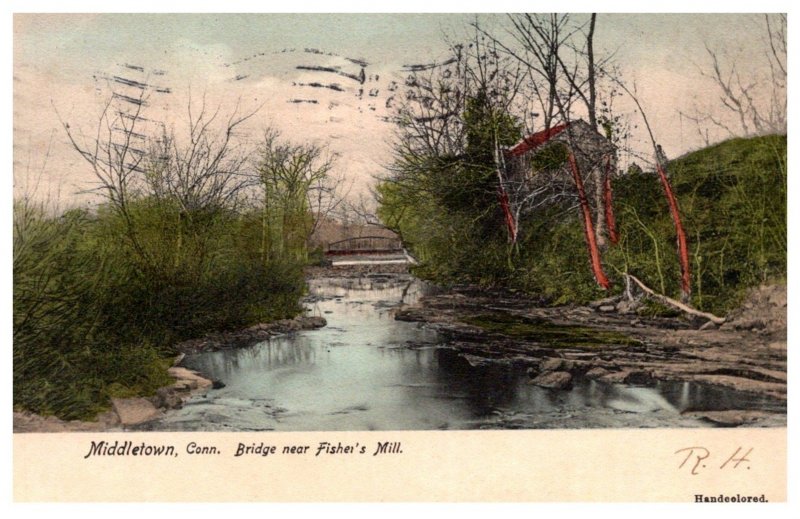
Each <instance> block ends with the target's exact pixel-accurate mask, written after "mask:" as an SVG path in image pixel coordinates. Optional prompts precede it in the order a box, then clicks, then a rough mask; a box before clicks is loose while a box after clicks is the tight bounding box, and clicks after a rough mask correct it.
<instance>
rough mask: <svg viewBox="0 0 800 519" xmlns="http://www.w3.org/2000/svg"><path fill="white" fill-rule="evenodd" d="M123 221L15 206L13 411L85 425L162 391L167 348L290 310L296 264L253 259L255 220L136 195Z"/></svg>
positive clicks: (294, 302)
mask: <svg viewBox="0 0 800 519" xmlns="http://www.w3.org/2000/svg"><path fill="white" fill-rule="evenodd" d="M127 214H128V216H129V217H130V218H131V221H125V218H123V216H122V215H121V214H120V213H119V212H116V211H113V210H111V208H109V207H108V206H103V207H101V208H100V209H99V210H98V211H97V212H96V214H91V213H89V212H87V211H84V210H71V211H67V212H66V213H64V214H62V215H52V214H48V213H47V212H45V211H44V210H43V208H42V206H41V205H37V204H34V203H31V202H28V201H24V200H23V201H18V202H17V204H16V205H15V211H14V347H13V349H14V404H15V406H18V407H22V408H26V409H29V410H32V411H36V412H39V413H45V414H51V413H52V414H56V415H58V416H60V417H63V418H87V417H90V416H92V415H93V414H95V413H96V412H98V411H99V410H101V409H102V408H103V407H104V406H107V405H108V398H109V397H112V396H130V395H141V394H148V393H151V392H153V391H154V390H155V389H156V388H157V387H159V386H163V385H166V384H168V383H169V380H168V376H167V374H166V367H167V366H168V365H169V363H170V362H171V359H170V355H171V354H172V353H173V352H172V350H171V348H172V346H173V345H174V344H175V343H176V341H179V340H182V339H187V338H190V337H197V336H200V335H202V334H204V333H207V332H210V331H218V330H226V329H232V328H236V327H242V326H244V325H247V324H252V323H255V322H263V321H268V320H272V319H276V318H283V317H289V316H292V315H293V314H295V313H296V312H297V311H298V298H299V296H300V295H301V292H302V289H303V288H302V287H303V282H302V272H301V265H300V264H298V263H296V262H290V261H288V260H284V261H281V260H275V259H273V260H270V261H267V262H265V261H262V254H261V236H262V229H261V223H262V222H261V215H260V214H259V213H257V212H252V213H246V212H245V213H236V212H233V211H228V210H223V209H219V210H216V211H210V210H204V211H197V212H194V213H187V212H185V211H181V210H180V209H179V208H178V207H177V205H175V204H171V203H168V202H164V201H158V200H155V199H152V198H144V199H141V200H138V201H136V202H134V203H132V204H131V205H130V207H129V211H128V212H127ZM131 232H133V233H135V241H133V240H132V239H131Z"/></svg>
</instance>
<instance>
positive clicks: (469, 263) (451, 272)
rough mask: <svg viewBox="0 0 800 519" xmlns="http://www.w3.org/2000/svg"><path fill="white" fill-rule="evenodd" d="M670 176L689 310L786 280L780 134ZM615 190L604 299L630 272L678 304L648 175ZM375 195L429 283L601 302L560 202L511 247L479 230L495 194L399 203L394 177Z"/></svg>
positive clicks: (494, 232) (430, 196)
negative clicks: (687, 271) (682, 230)
mask: <svg viewBox="0 0 800 519" xmlns="http://www.w3.org/2000/svg"><path fill="white" fill-rule="evenodd" d="M668 170H669V172H670V177H671V179H670V180H671V182H672V184H673V187H674V190H675V193H676V195H677V197H678V202H679V205H680V208H681V212H682V214H683V218H684V225H685V227H686V231H687V234H688V236H689V248H690V255H691V257H690V260H691V266H692V286H693V293H692V301H691V303H692V304H693V305H694V306H696V307H698V308H701V309H704V310H710V311H714V312H719V313H725V312H727V311H729V310H731V309H732V308H733V307H734V306H735V305H736V304H737V303H738V302H739V300H740V297H741V296H742V294H743V292H744V290H745V289H746V288H748V287H751V286H754V285H757V284H759V283H764V282H770V281H781V280H784V279H785V275H786V137H785V136H768V137H757V138H752V139H734V140H731V141H727V142H724V143H721V144H718V145H716V146H712V147H709V148H706V149H704V150H700V151H698V152H695V153H692V154H689V155H687V156H685V157H682V158H680V159H677V160H674V161H672V162H671V163H670V164H669V165H668ZM431 176H436V175H435V172H434V171H433V170H432V171H431ZM462 180H463V179H462ZM460 189H461V190H462V191H463V190H464V189H465V188H464V187H461V188H460ZM613 189H614V197H615V208H616V217H617V218H616V219H617V223H618V227H619V231H620V243H619V244H617V245H611V246H609V248H608V249H607V250H606V251H605V252H604V256H603V259H604V263H605V267H606V271H607V272H608V274H609V275H610V277H611V278H612V281H614V282H615V283H614V287H613V288H612V290H613V291H615V292H619V291H620V290H622V288H623V287H622V282H621V277H622V274H623V273H630V274H634V275H636V276H637V277H639V278H640V279H642V280H643V281H644V282H645V283H646V284H647V285H649V286H651V287H652V288H654V289H655V290H656V291H658V292H661V293H663V294H666V295H670V296H677V295H678V294H679V289H680V286H679V284H680V281H679V277H680V271H679V266H678V261H677V254H676V248H675V228H674V225H673V222H672V220H671V217H670V214H669V209H668V207H667V202H666V199H665V197H664V194H663V189H662V187H661V185H660V183H659V181H658V178H657V176H656V175H655V174H654V173H653V172H642V171H641V170H638V171H635V170H632V172H630V173H627V174H624V175H621V176H619V177H617V178H615V179H614V182H613ZM379 190H380V193H381V195H382V206H381V209H380V214H381V216H382V218H383V220H384V222H386V223H387V224H388V225H390V226H393V227H394V228H396V229H397V230H398V231H399V232H400V233H401V234H402V236H403V238H404V240H405V242H406V243H407V244H408V245H409V246H410V247H411V249H412V250H413V252H414V253H415V254H416V255H417V256H418V258H419V259H420V260H421V265H420V266H419V268H418V273H419V274H420V275H422V276H424V277H426V278H429V279H432V280H435V281H437V282H441V283H479V284H492V285H499V286H505V287H508V288H513V289H521V290H525V291H527V292H530V293H534V294H538V295H540V296H542V297H543V298H544V299H545V300H547V301H549V302H550V303H552V304H563V303H569V302H585V301H588V300H590V299H592V298H596V297H600V296H602V295H603V294H604V292H602V291H600V290H599V289H598V288H597V286H596V284H595V282H594V279H593V277H592V274H591V270H590V268H589V265H588V258H587V253H586V244H585V240H584V238H583V231H582V229H581V224H580V222H579V219H578V217H577V210H576V209H574V208H570V205H569V204H564V205H551V206H549V207H546V208H542V209H541V210H538V211H536V212H532V213H530V214H528V215H527V216H525V217H524V218H523V220H522V221H521V222H520V227H521V228H522V229H524V230H525V232H523V233H522V234H521V235H520V237H519V242H518V244H517V245H516V246H513V247H512V246H510V245H509V243H508V240H507V234H506V231H505V228H504V227H503V225H502V222H501V221H500V220H499V218H497V217H496V216H495V218H493V219H491V220H486V222H487V224H491V225H476V222H479V221H481V215H486V214H494V215H497V211H498V202H497V198H496V197H494V198H491V197H485V198H483V203H484V204H485V205H483V206H478V207H476V206H475V205H474V203H472V204H467V203H465V204H463V205H461V206H460V207H458V208H455V207H453V206H452V204H450V203H449V202H448V200H447V199H446V198H443V197H442V196H441V195H438V194H437V193H436V192H435V191H431V192H428V193H427V194H426V196H407V193H408V192H409V191H410V190H411V188H410V187H409V186H407V185H403V184H398V183H396V182H394V181H393V180H392V179H389V180H388V181H386V182H384V183H383V184H382V185H381V186H380V188H379ZM485 192H487V191H485ZM473 200H474V199H473Z"/></svg>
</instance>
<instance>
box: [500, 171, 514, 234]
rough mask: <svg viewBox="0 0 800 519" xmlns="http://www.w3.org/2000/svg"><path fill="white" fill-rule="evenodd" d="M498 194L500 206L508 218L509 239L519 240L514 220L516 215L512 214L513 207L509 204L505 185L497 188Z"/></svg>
mask: <svg viewBox="0 0 800 519" xmlns="http://www.w3.org/2000/svg"><path fill="white" fill-rule="evenodd" d="M497 196H498V197H499V198H500V207H502V208H503V215H505V218H506V227H507V228H508V239H509V241H510V242H511V243H516V242H517V223H516V222H515V221H514V215H512V214H511V207H510V206H509V204H508V194H507V193H506V190H505V189H503V185H502V184H500V186H499V187H498V188H497Z"/></svg>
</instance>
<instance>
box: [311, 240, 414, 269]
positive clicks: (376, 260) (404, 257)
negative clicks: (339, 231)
mask: <svg viewBox="0 0 800 519" xmlns="http://www.w3.org/2000/svg"><path fill="white" fill-rule="evenodd" d="M325 257H326V259H327V260H328V261H330V262H331V264H332V265H334V266H336V265H361V264H364V265H378V264H387V263H411V264H415V263H416V260H415V259H414V258H413V257H412V256H411V255H410V254H409V253H408V251H406V249H405V247H403V242H402V241H401V240H400V238H399V237H388V236H356V237H352V238H346V239H344V240H339V241H335V242H332V243H329V244H328V245H326V246H325Z"/></svg>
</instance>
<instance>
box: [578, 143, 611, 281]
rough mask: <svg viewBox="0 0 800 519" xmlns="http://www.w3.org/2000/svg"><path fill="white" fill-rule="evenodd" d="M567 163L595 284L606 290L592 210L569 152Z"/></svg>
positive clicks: (605, 278)
mask: <svg viewBox="0 0 800 519" xmlns="http://www.w3.org/2000/svg"><path fill="white" fill-rule="evenodd" d="M569 165H570V169H571V170H572V177H573V179H574V181H575V187H576V188H577V190H578V200H579V202H580V206H581V212H582V214H583V233H584V236H585V237H586V245H587V247H588V248H589V259H590V261H591V263H592V272H593V273H594V278H595V280H596V281H597V284H598V285H600V286H601V287H602V288H603V289H604V290H608V288H609V287H610V286H611V283H609V281H608V278H607V277H606V275H605V273H604V272H603V265H602V264H601V263H600V250H599V249H598V248H597V242H596V241H595V234H594V229H593V227H594V226H593V225H592V212H591V210H590V209H589V201H588V200H587V199H586V191H585V190H584V188H583V179H582V178H581V173H580V171H579V170H578V162H577V161H576V160H575V155H574V154H573V153H572V152H570V154H569Z"/></svg>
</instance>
